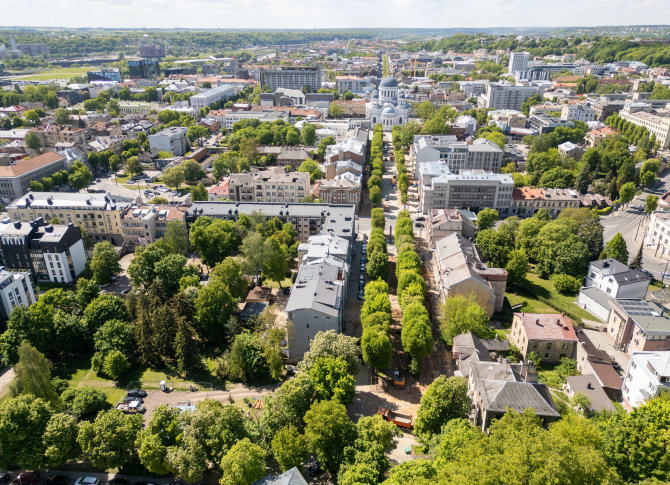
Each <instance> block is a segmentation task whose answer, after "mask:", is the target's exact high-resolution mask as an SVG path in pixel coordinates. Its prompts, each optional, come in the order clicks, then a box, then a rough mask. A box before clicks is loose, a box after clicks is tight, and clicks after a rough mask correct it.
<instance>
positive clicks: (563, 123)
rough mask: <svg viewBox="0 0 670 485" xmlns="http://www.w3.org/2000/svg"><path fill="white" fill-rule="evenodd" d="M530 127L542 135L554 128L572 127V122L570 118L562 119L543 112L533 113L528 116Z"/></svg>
mask: <svg viewBox="0 0 670 485" xmlns="http://www.w3.org/2000/svg"><path fill="white" fill-rule="evenodd" d="M528 123H529V125H530V127H531V128H532V129H534V130H537V132H538V133H539V134H540V135H542V134H545V133H551V132H552V131H554V130H555V129H556V128H574V126H575V124H574V122H572V121H570V120H563V119H560V118H555V117H553V116H549V115H544V114H533V115H530V116H529V117H528Z"/></svg>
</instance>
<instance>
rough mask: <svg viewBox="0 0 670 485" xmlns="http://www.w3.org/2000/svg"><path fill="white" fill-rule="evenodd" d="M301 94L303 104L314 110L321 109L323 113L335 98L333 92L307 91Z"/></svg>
mask: <svg viewBox="0 0 670 485" xmlns="http://www.w3.org/2000/svg"><path fill="white" fill-rule="evenodd" d="M303 96H304V102H303V103H302V104H303V105H305V106H308V107H310V108H313V109H315V110H322V111H323V112H324V114H325V113H326V110H328V109H329V108H330V105H331V103H332V102H333V101H334V100H335V95H334V94H333V93H307V94H304V95H303Z"/></svg>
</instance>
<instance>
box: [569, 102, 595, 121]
mask: <svg viewBox="0 0 670 485" xmlns="http://www.w3.org/2000/svg"><path fill="white" fill-rule="evenodd" d="M561 119H562V120H571V121H583V122H584V123H588V122H589V121H593V120H595V119H596V110H594V109H593V108H592V107H591V106H588V105H586V104H564V105H563V106H562V108H561Z"/></svg>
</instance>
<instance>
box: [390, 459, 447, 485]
mask: <svg viewBox="0 0 670 485" xmlns="http://www.w3.org/2000/svg"><path fill="white" fill-rule="evenodd" d="M436 475H437V470H436V468H435V465H434V462H433V461H432V460H422V459H415V460H411V461H405V462H402V463H400V464H398V465H397V466H394V467H393V468H391V471H390V472H389V477H388V479H387V480H386V481H384V482H383V483H384V485H407V484H409V483H411V484H415V485H429V484H431V483H435V477H436Z"/></svg>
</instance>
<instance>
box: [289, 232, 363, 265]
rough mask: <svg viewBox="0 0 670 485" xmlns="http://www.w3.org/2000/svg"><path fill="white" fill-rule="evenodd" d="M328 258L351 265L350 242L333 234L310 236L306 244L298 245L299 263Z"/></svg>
mask: <svg viewBox="0 0 670 485" xmlns="http://www.w3.org/2000/svg"><path fill="white" fill-rule="evenodd" d="M326 257H334V258H338V259H341V260H342V261H346V262H347V263H349V262H350V260H351V243H350V241H349V240H348V239H345V238H343V237H339V236H333V235H331V234H316V235H314V236H309V239H308V240H307V242H306V243H301V244H299V245H298V262H299V263H303V262H306V261H314V260H317V259H322V258H326Z"/></svg>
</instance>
